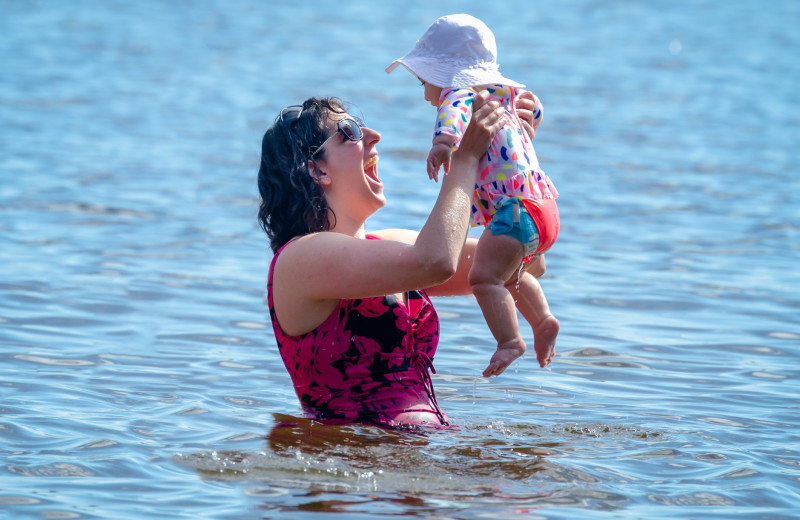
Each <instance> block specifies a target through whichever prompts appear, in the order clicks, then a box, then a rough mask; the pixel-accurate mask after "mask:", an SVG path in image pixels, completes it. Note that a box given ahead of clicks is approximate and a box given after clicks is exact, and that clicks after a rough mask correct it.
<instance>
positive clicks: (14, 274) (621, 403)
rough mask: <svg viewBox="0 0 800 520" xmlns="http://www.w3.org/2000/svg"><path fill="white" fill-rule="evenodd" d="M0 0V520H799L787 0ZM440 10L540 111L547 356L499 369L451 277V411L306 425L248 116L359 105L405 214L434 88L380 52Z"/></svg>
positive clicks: (440, 378) (411, 210)
mask: <svg viewBox="0 0 800 520" xmlns="http://www.w3.org/2000/svg"><path fill="white" fill-rule="evenodd" d="M0 4H1V5H2V8H3V15H2V16H0V63H2V64H3V67H2V69H3V73H2V79H0V122H2V126H0V180H1V181H2V182H0V243H1V244H2V248H0V360H2V365H0V367H1V368H0V517H2V518H14V519H18V518H35V519H40V518H46V519H50V518H86V519H95V518H103V519H105V518H109V519H111V518H113V519H118V520H127V519H142V518H158V519H172V518H176V519H178V518H186V519H199V518H204V519H214V520H217V519H220V520H221V519H260V518H291V519H297V518H301V519H302V518H319V517H331V516H335V517H343V518H348V519H351V518H352V519H359V518H364V519H366V518H382V517H386V516H395V517H417V518H437V519H451V518H453V519H478V518H503V519H505V520H511V519H515V518H526V519H528V518H539V519H542V518H545V519H561V518H564V519H567V518H569V519H572V518H585V519H595V518H598V519H599V518H646V519H659V518H663V519H667V518H669V519H672V518H746V519H789V518H796V515H797V511H798V510H800V442H799V441H800V435H799V434H798V431H800V419H799V418H798V417H800V410H799V409H800V393H799V392H798V386H797V380H798V376H800V369H799V367H800V297H798V292H799V290H800V268H798V266H800V180H799V179H800V176H799V175H798V173H800V172H798V167H797V165H798V163H800V152H798V150H800V109H798V104H797V94H796V92H797V85H798V80H799V79H800V61H798V59H797V56H798V55H800V31H798V29H797V28H798V27H800V4H798V3H797V2H794V1H793V0H775V1H770V2H763V1H760V0H741V1H731V2H711V1H700V0H698V1H694V2H689V1H679V2H666V1H661V0H657V1H628V2H599V1H594V0H566V1H561V2H538V3H532V4H524V3H523V4H520V5H519V6H518V7H516V8H514V11H513V13H511V15H510V16H509V11H508V10H507V9H506V10H500V9H498V8H497V7H496V6H494V5H491V6H490V5H488V4H485V3H482V2H477V1H475V0H469V1H466V2H462V3H460V4H459V5H458V7H447V6H440V5H434V4H432V3H430V2H402V3H401V2H385V3H378V2H367V1H352V2H327V1H325V2H279V1H254V0H225V1H223V0H208V1H204V2H188V1H172V2H157V1H152V0H143V1H138V2H123V1H112V0H108V1H103V2H95V1H89V0H75V1H69V2H60V1H56V0H41V1H32V0H29V1H25V0H6V1H2V2H0ZM450 9H453V10H459V11H464V12H469V13H471V14H474V15H475V16H478V17H479V18H482V19H483V20H484V21H485V22H486V23H487V24H488V25H489V26H490V27H491V28H492V29H493V30H494V32H495V34H496V36H497V43H498V49H499V58H500V63H501V69H502V71H503V73H504V74H505V75H506V76H508V77H511V78H513V79H516V80H517V81H520V82H523V83H526V84H527V85H528V87H529V88H530V89H531V90H533V91H534V92H535V93H536V94H537V95H538V96H539V97H540V98H541V99H542V101H543V103H544V105H545V119H544V122H543V124H542V126H541V128H540V130H539V132H538V133H537V135H536V139H535V142H534V144H535V146H536V150H537V154H538V155H539V159H540V161H541V163H542V166H543V167H544V168H545V170H546V171H547V172H548V174H549V175H550V177H551V178H552V179H553V181H554V182H555V184H556V185H557V187H558V190H559V192H560V194H561V197H560V199H559V208H560V210H561V217H562V231H561V235H560V238H559V241H558V242H557V244H556V246H555V247H554V248H553V249H552V251H551V252H549V253H548V254H547V265H548V269H547V274H546V275H545V277H544V278H543V279H542V285H543V287H544V289H545V292H546V293H547V295H548V299H549V301H550V305H551V308H552V310H553V312H554V313H555V314H556V315H557V316H558V318H559V319H560V320H561V334H560V336H559V341H558V356H557V358H556V360H555V361H554V362H553V364H552V365H551V367H550V368H548V369H544V370H543V369H539V368H538V366H537V364H536V362H535V360H534V359H531V356H528V357H527V358H524V359H522V360H521V361H519V362H516V363H515V364H514V365H513V366H512V367H511V368H510V369H509V370H508V371H506V373H504V374H503V375H502V376H500V377H498V378H492V379H485V378H482V377H480V372H481V371H482V370H483V368H484V366H485V365H486V363H487V362H488V359H489V357H490V356H491V353H492V352H493V351H494V342H493V340H492V337H491V334H490V333H489V331H488V329H487V327H486V325H485V323H484V321H483V318H482V316H481V314H480V310H479V309H478V307H477V305H476V304H475V301H474V299H472V298H447V299H442V300H437V301H436V305H437V309H438V311H439V314H440V316H441V318H442V338H441V342H440V346H439V351H438V353H437V355H436V368H437V374H436V375H435V376H434V383H435V385H436V391H437V396H438V398H439V401H440V403H441V404H442V406H443V408H444V409H445V410H446V412H447V413H448V415H449V416H450V418H451V419H452V420H453V421H454V422H455V423H456V424H457V425H458V428H457V429H455V430H454V431H447V432H429V433H427V434H412V433H408V432H386V431H383V430H380V429H377V428H373V427H369V426H363V425H345V426H323V425H320V424H317V423H312V422H310V421H307V420H304V419H301V418H300V416H301V413H300V409H299V405H298V402H297V398H296V397H295V395H294V391H293V389H292V387H291V383H290V381H289V378H288V375H287V374H286V371H285V369H284V367H283V365H282V362H281V360H280V358H279V356H278V352H277V347H276V345H275V340H274V337H273V336H272V331H271V330H270V326H269V324H268V320H267V316H266V308H265V304H264V295H265V283H266V275H267V266H268V263H269V260H270V258H271V253H270V251H269V248H268V244H267V241H266V239H265V237H264V236H263V233H262V232H261V231H260V230H259V229H258V227H257V225H256V220H255V213H256V209H257V204H258V200H257V190H256V185H255V175H256V171H257V166H258V162H259V153H260V149H259V146H260V140H261V136H262V134H263V132H264V130H265V129H266V128H267V127H268V126H269V125H270V124H271V123H272V121H273V119H274V117H275V115H276V114H277V113H278V111H279V110H280V108H282V107H283V106H285V105H289V104H295V103H298V102H300V101H302V100H303V99H305V98H306V97H308V96H311V95H337V96H340V97H342V98H344V99H346V100H347V101H349V102H351V103H353V104H354V106H355V108H354V110H357V111H358V112H359V113H360V114H362V115H363V116H364V118H365V120H366V122H367V124H368V125H369V126H370V127H372V128H375V129H376V130H378V131H380V132H381V134H382V141H381V143H380V144H379V145H378V149H379V151H380V153H381V162H380V165H379V170H380V176H381V179H382V180H383V182H384V184H385V187H386V193H387V197H388V200H389V202H388V205H387V207H386V208H384V209H383V210H381V211H380V212H379V213H377V214H376V215H375V216H374V217H373V218H372V219H371V220H370V222H369V223H368V224H369V227H370V228H371V229H379V228H384V227H408V228H412V229H419V228H420V227H421V226H422V224H423V223H424V220H425V218H426V215H427V212H428V211H429V210H430V208H431V206H432V204H433V200H434V198H435V196H436V192H437V189H438V187H439V185H438V184H434V183H432V182H430V181H428V179H427V176H426V174H425V172H424V160H425V157H426V155H427V150H428V146H429V143H430V131H431V130H430V129H431V124H432V118H433V116H434V114H433V112H432V111H433V109H432V107H430V106H429V105H428V104H427V103H426V102H425V101H424V99H423V95H422V89H421V88H420V87H419V86H418V82H417V81H416V80H415V79H414V78H413V77H412V76H411V75H410V74H408V73H406V72H405V71H403V70H398V71H396V72H394V73H393V74H392V75H386V74H385V73H384V68H385V67H386V66H387V65H388V64H389V63H390V62H391V61H392V60H393V59H395V58H397V57H399V56H401V55H403V54H405V52H407V51H408V50H409V49H410V47H411V46H412V45H413V43H414V41H415V40H416V38H418V37H419V36H420V35H421V34H422V32H423V31H424V30H425V28H427V26H428V25H429V24H430V23H431V22H432V21H433V20H434V19H435V18H436V17H438V16H441V15H443V14H448V13H449V12H450V11H449V10H450ZM477 232H478V230H475V231H473V233H477ZM324 268H325V266H324V257H321V258H320V269H324ZM524 332H525V334H526V336H525V337H526V339H527V340H528V341H532V337H531V335H530V331H529V330H527V329H525V330H524Z"/></svg>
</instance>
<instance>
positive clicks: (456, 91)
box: [427, 88, 475, 182]
mask: <svg viewBox="0 0 800 520" xmlns="http://www.w3.org/2000/svg"><path fill="white" fill-rule="evenodd" d="M474 96H475V89H472V88H447V89H444V90H443V91H442V96H441V99H440V101H441V103H440V104H439V108H438V109H437V113H436V126H435V128H434V134H433V135H434V138H433V146H431V151H430V153H429V154H428V161H427V165H428V177H429V178H431V179H433V180H435V181H436V182H438V181H439V167H440V166H442V165H444V172H445V173H447V172H449V171H450V154H451V153H452V152H454V151H455V150H456V149H457V148H458V145H459V143H460V142H461V137H462V136H463V135H464V132H465V131H466V129H467V123H468V122H469V120H470V118H471V117H472V99H473V97H474Z"/></svg>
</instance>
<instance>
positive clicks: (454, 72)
mask: <svg viewBox="0 0 800 520" xmlns="http://www.w3.org/2000/svg"><path fill="white" fill-rule="evenodd" d="M399 65H402V66H403V67H405V68H406V70H408V71H409V72H410V73H411V74H413V75H414V76H416V77H418V78H420V79H421V80H422V81H425V82H426V83H430V84H432V85H436V86H437V87H442V88H445V87H455V88H464V87H477V86H480V85H493V84H501V85H508V86H509V87H517V88H525V85H524V84H522V83H519V82H517V81H514V80H512V79H509V78H506V77H505V76H503V75H502V74H500V71H499V70H498V69H497V66H496V65H495V64H490V65H489V66H487V67H486V68H481V67H469V68H462V67H458V66H456V65H454V64H448V63H443V62H442V61H441V60H440V59H437V58H427V57H422V56H412V55H410V54H407V55H405V56H403V57H402V58H398V59H396V60H394V61H393V62H392V63H390V64H389V66H388V67H386V73H387V74H390V73H391V72H392V71H393V70H394V69H396V68H397V67H398V66H399Z"/></svg>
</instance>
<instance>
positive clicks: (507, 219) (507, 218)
mask: <svg viewBox="0 0 800 520" xmlns="http://www.w3.org/2000/svg"><path fill="white" fill-rule="evenodd" d="M486 229H490V230H491V231H492V234H494V235H508V236H510V237H512V238H516V239H517V240H519V241H520V242H521V243H522V245H523V246H524V248H525V252H524V253H523V255H522V256H529V255H532V254H534V253H535V252H536V250H537V249H538V248H539V230H538V229H537V228H536V224H534V222H533V218H531V216H530V215H529V214H528V211H527V210H526V209H525V208H524V207H523V206H522V204H521V203H520V201H519V200H518V199H509V200H508V201H506V202H505V203H504V204H503V205H502V206H500V208H499V209H498V210H497V212H496V213H495V214H494V215H492V221H491V222H489V225H488V226H486Z"/></svg>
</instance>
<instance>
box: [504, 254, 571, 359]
mask: <svg viewBox="0 0 800 520" xmlns="http://www.w3.org/2000/svg"><path fill="white" fill-rule="evenodd" d="M529 271H530V272H529ZM531 272H534V273H541V274H544V257H543V256H541V255H540V256H538V257H536V258H534V259H533V261H532V262H531V263H530V264H528V266H527V267H526V269H525V271H523V273H522V276H520V277H519V279H518V278H517V276H516V275H514V276H512V277H511V279H509V280H508V282H507V283H506V288H507V289H508V290H509V291H510V292H511V294H513V296H514V300H515V301H516V303H517V309H519V311H520V313H522V315H523V316H524V317H525V319H526V320H527V321H528V323H529V324H530V325H531V328H532V329H533V346H534V350H536V359H537V360H538V361H539V366H541V367H546V366H547V365H549V364H550V361H552V360H553V357H554V356H555V354H556V337H557V336H558V331H559V329H560V324H559V322H558V320H557V319H556V317H555V316H553V315H552V314H551V313H550V306H549V305H548V303H547V298H545V295H544V291H543V290H542V286H541V285H539V281H538V280H537V279H536V278H535V277H534V276H533V275H532V274H531Z"/></svg>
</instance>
